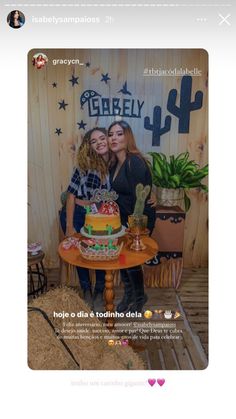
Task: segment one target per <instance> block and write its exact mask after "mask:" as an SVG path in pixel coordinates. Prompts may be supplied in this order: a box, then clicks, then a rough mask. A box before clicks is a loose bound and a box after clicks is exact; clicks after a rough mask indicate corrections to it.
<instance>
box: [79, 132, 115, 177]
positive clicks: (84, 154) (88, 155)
mask: <svg viewBox="0 0 236 419" xmlns="http://www.w3.org/2000/svg"><path fill="white" fill-rule="evenodd" d="M95 131H100V132H102V133H103V134H104V135H105V136H106V137H107V130H106V129H105V128H93V129H91V130H89V131H88V132H86V134H85V136H84V138H83V141H82V143H81V145H80V147H79V150H78V154H77V163H78V166H79V168H80V170H81V171H82V172H83V173H85V172H86V171H87V170H96V171H97V172H98V173H99V175H100V176H101V180H102V181H104V180H105V178H106V175H107V174H108V163H106V162H105V160H104V159H103V158H102V156H100V155H99V154H97V153H96V151H94V150H93V149H92V147H91V145H90V139H91V136H92V134H93V133H94V132H95Z"/></svg>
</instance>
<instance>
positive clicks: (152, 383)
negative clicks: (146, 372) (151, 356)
mask: <svg viewBox="0 0 236 419" xmlns="http://www.w3.org/2000/svg"><path fill="white" fill-rule="evenodd" d="M155 383H156V380H155V378H149V379H148V384H150V386H151V387H152V386H154V384H155Z"/></svg>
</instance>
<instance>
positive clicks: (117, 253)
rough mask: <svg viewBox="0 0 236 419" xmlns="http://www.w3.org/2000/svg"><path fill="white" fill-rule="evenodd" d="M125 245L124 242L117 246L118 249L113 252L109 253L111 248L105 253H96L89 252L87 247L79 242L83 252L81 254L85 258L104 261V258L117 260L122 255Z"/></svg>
mask: <svg viewBox="0 0 236 419" xmlns="http://www.w3.org/2000/svg"><path fill="white" fill-rule="evenodd" d="M122 247H123V242H122V243H121V244H120V245H119V246H118V247H117V250H116V251H115V252H114V253H113V254H109V250H107V252H106V253H105V254H99V253H98V254H96V253H93V254H92V253H87V252H86V251H85V249H84V248H83V247H82V246H81V244H80V243H79V244H78V248H79V251H80V253H81V256H82V257H83V258H84V259H87V260H95V261H104V260H108V261H109V260H115V259H118V257H119V256H120V252H121V250H122Z"/></svg>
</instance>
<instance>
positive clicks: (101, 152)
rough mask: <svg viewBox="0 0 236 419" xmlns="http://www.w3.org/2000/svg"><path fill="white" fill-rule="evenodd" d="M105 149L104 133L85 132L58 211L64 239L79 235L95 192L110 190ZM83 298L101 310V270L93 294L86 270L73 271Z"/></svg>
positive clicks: (102, 273)
mask: <svg viewBox="0 0 236 419" xmlns="http://www.w3.org/2000/svg"><path fill="white" fill-rule="evenodd" d="M108 161H109V149H108V142H107V132H106V130H105V129H104V128H94V129H92V130H90V131H88V132H87V133H86V134H85V136H84V139H83V141H82V144H81V146H80V148H79V150H78V157H77V167H76V168H75V169H74V171H73V174H72V177H71V181H70V184H69V186H68V189H67V201H66V206H65V207H63V208H62V211H61V215H60V221H61V226H62V229H63V231H64V233H65V235H66V236H73V234H75V233H79V232H80V229H81V228H82V227H83V225H84V220H85V214H86V211H85V208H84V207H85V206H86V205H88V204H90V203H91V199H92V197H93V192H94V190H95V189H107V190H109V189H110V181H109V172H108ZM77 272H78V275H79V281H80V285H81V288H82V291H83V296H84V299H85V301H86V302H87V304H88V305H89V306H90V307H91V308H93V309H94V311H99V310H101V309H102V307H103V291H104V284H105V273H104V271H101V270H97V271H96V284H95V289H94V294H93V295H92V289H91V284H90V279H89V270H88V269H85V268H80V267H78V268H77Z"/></svg>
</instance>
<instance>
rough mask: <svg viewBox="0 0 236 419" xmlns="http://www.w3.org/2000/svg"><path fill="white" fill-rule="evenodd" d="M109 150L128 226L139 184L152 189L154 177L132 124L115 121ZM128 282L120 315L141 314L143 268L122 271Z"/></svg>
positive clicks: (150, 210) (151, 211) (151, 219)
mask: <svg viewBox="0 0 236 419" xmlns="http://www.w3.org/2000/svg"><path fill="white" fill-rule="evenodd" d="M108 142H109V148H110V150H111V151H112V153H113V154H114V155H115V157H116V163H115V164H114V165H113V167H112V168H111V171H110V182H111V187H112V189H113V190H115V191H116V192H117V194H118V195H119V197H118V199H117V204H118V205H119V208H120V214H121V222H122V224H123V225H127V221H128V216H129V215H130V214H132V213H133V211H134V206H135V202H136V185H137V184H138V183H142V184H143V185H144V186H145V185H150V187H152V176H151V172H150V169H149V167H148V164H147V162H146V160H145V158H144V157H143V155H142V154H141V152H140V151H139V149H138V148H137V146H136V143H135V138H134V135H133V132H132V130H131V128H130V126H129V124H128V123H127V122H125V121H119V122H113V123H112V124H111V125H110V127H109V129H108ZM149 199H150V194H149V196H148V197H147V200H146V204H145V209H144V214H146V215H147V216H148V224H147V227H148V229H149V230H150V234H151V232H152V230H153V228H154V224H155V208H154V207H152V206H151V205H150V204H149V203H148V200H149ZM121 279H122V281H123V283H124V296H123V299H122V300H121V301H120V303H119V304H118V306H117V308H116V310H117V311H118V312H126V311H130V312H136V311H137V312H141V311H142V309H143V306H144V304H145V303H146V301H147V296H146V294H145V293H144V280H143V270H142V266H135V267H133V268H130V269H122V270H121Z"/></svg>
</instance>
